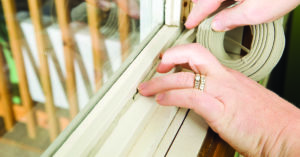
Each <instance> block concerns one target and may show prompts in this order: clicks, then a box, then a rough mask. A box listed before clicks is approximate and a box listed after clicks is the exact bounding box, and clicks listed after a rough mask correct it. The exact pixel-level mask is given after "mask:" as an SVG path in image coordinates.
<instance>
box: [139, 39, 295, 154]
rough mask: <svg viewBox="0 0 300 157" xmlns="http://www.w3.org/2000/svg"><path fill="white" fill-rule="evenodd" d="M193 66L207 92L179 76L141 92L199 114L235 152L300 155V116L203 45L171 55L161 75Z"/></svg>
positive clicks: (170, 52)
mask: <svg viewBox="0 0 300 157" xmlns="http://www.w3.org/2000/svg"><path fill="white" fill-rule="evenodd" d="M182 64H184V65H186V64H188V65H189V67H190V69H192V70H193V71H194V72H196V73H200V74H203V75H205V76H206V84H205V88H204V92H201V91H200V90H198V89H194V88H193V82H194V76H195V74H194V73H189V72H179V73H174V74H169V75H165V76H161V77H156V78H153V79H152V80H150V81H148V82H145V83H142V84H141V85H140V86H139V92H140V93H141V94H142V95H144V96H152V95H156V100H157V102H158V103H159V104H161V105H175V106H179V107H185V108H190V109H193V110H194V111H195V112H196V113H198V114H199V115H201V116H202V117H203V118H204V119H205V120H206V121H207V123H208V125H209V126H210V127H211V128H212V129H213V130H214V131H215V132H216V133H218V134H219V135H220V137H221V138H223V139H224V140H225V141H227V142H228V143H229V144H230V145H231V146H232V147H233V148H235V149H236V150H237V151H239V152H240V153H242V154H244V155H249V156H277V155H281V154H282V156H286V155H290V154H288V153H293V152H294V151H295V150H296V151H299V141H297V139H299V136H300V135H299V130H300V114H299V110H298V109H297V108H296V107H294V106H293V105H292V104H290V103H288V102H286V101H285V100H283V99H281V98H280V97H279V96H277V95H276V94H274V93H272V92H271V91H269V90H267V89H265V88H264V87H262V86H261V85H259V84H258V83H256V82H255V81H253V80H251V79H249V78H247V77H246V76H244V75H243V74H241V73H239V72H237V71H234V70H231V69H227V68H225V67H224V66H222V65H221V64H220V63H219V62H218V60H217V59H216V58H215V57H214V56H213V55H212V54H211V53H210V52H209V51H208V50H207V49H205V48H203V47H202V46H200V45H199V44H189V45H183V46H177V47H174V48H171V49H169V50H167V51H166V52H165V53H164V55H163V57H162V60H161V63H160V64H159V66H158V68H157V71H158V72H161V73H165V72H168V71H170V70H171V69H172V68H173V67H174V66H175V65H182Z"/></svg>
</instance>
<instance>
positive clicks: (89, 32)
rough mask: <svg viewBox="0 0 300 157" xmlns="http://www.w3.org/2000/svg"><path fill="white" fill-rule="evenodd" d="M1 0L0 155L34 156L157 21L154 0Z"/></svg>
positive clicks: (158, 13)
mask: <svg viewBox="0 0 300 157" xmlns="http://www.w3.org/2000/svg"><path fill="white" fill-rule="evenodd" d="M0 5H1V6H0V51H1V53H0V67H1V68H0V69H1V70H0V88H1V89H0V156H9V157H14V156H40V155H41V154H42V153H43V151H45V149H47V147H48V146H49V145H50V144H51V143H52V142H53V141H54V140H55V139H56V138H57V136H58V135H59V134H60V133H61V132H62V131H63V130H64V129H65V128H66V127H67V126H68V124H69V123H70V122H71V121H72V119H73V118H74V117H75V116H76V115H77V114H78V113H79V112H80V111H81V110H82V109H83V108H84V107H85V106H86V104H87V103H88V101H89V100H90V99H91V98H92V97H93V96H94V95H95V93H96V92H97V91H99V90H100V89H101V88H102V87H103V85H104V84H105V83H106V82H108V81H109V80H110V79H112V75H113V74H114V73H115V72H116V71H118V69H119V68H120V67H121V66H122V64H123V63H124V62H125V61H126V59H127V58H128V56H130V55H131V53H132V52H133V51H134V50H135V49H137V47H138V46H141V45H140V44H141V43H144V40H145V39H146V37H147V36H148V35H149V34H151V33H152V31H153V30H154V28H156V27H157V26H159V25H161V24H162V22H163V16H162V15H163V1H157V0H153V1H147V0H27V1H17V0H1V4H0ZM152 6H156V9H155V8H154V7H152ZM154 12H155V14H154ZM154 15H155V16H154Z"/></svg>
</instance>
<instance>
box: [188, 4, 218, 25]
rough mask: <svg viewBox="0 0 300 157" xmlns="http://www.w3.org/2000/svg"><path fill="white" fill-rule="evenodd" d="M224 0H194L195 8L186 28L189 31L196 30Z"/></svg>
mask: <svg viewBox="0 0 300 157" xmlns="http://www.w3.org/2000/svg"><path fill="white" fill-rule="evenodd" d="M222 1H223V0H194V2H195V4H196V5H195V6H194V7H193V9H192V11H191V13H190V14H189V16H188V18H187V20H186V22H185V27H186V28H188V29H191V28H194V27H196V26H197V25H199V23H200V22H201V21H202V20H204V19H205V18H206V17H207V16H208V15H210V14H211V13H213V12H214V11H216V10H217V9H218V8H219V6H220V5H221V3H222Z"/></svg>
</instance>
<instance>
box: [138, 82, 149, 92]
mask: <svg viewBox="0 0 300 157" xmlns="http://www.w3.org/2000/svg"><path fill="white" fill-rule="evenodd" d="M146 86H147V84H146V83H141V84H140V85H139V86H138V90H139V92H140V91H141V90H143V89H145V88H146Z"/></svg>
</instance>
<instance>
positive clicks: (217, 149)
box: [198, 128, 235, 157]
mask: <svg viewBox="0 0 300 157" xmlns="http://www.w3.org/2000/svg"><path fill="white" fill-rule="evenodd" d="M234 153H235V150H234V149H233V148H232V147H231V146H230V145H229V144H227V143H226V142H225V141H223V140H222V139H221V138H220V137H219V135H218V134H216V133H215V132H213V131H212V130H211V129H210V128H209V129H208V131H207V135H206V137H205V140H204V142H203V146H202V148H201V150H200V152H199V154H198V157H233V156H234Z"/></svg>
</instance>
